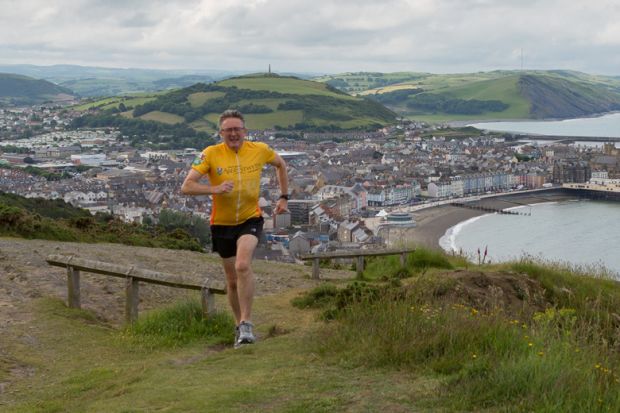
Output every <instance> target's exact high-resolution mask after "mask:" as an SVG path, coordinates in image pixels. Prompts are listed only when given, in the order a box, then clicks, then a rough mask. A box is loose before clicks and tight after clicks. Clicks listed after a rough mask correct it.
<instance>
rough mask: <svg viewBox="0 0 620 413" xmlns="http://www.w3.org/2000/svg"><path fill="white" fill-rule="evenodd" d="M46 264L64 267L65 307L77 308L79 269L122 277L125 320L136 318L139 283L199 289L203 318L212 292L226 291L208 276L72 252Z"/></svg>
mask: <svg viewBox="0 0 620 413" xmlns="http://www.w3.org/2000/svg"><path fill="white" fill-rule="evenodd" d="M46 261H47V263H48V264H49V265H53V266H56V267H65V268H67V289H68V300H67V301H68V306H69V307H71V308H80V306H81V303H80V271H85V272H91V273H95V274H103V275H109V276H112V277H120V278H125V280H126V284H125V294H126V301H125V320H126V322H127V323H134V322H135V321H136V320H137V319H138V303H139V302H140V297H139V282H145V283H149V284H159V285H165V286H168V287H174V288H184V289H187V290H198V291H200V301H201V303H202V311H203V315H204V317H205V318H206V317H207V316H208V315H209V314H211V313H212V312H213V311H214V310H215V296H214V294H226V289H225V287H224V286H222V285H219V286H216V285H215V283H213V282H211V281H210V280H209V279H208V278H207V279H206V280H205V282H204V283H202V284H199V283H197V282H192V281H188V280H186V279H184V278H183V277H180V276H178V275H174V274H166V273H162V272H157V271H150V270H146V269H143V268H137V267H134V266H131V267H123V266H121V265H116V264H111V263H108V262H101V261H93V260H86V259H82V258H78V257H75V256H73V255H69V256H66V255H49V256H48V257H47V260H46Z"/></svg>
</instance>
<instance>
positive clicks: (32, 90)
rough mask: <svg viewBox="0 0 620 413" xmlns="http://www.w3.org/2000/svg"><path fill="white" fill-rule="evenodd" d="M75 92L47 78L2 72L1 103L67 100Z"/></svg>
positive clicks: (16, 103) (0, 74)
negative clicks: (41, 78) (40, 78)
mask: <svg viewBox="0 0 620 413" xmlns="http://www.w3.org/2000/svg"><path fill="white" fill-rule="evenodd" d="M71 96H73V92H72V91H71V90H70V89H68V88H65V87H60V86H58V85H55V84H53V83H51V82H48V81H46V80H38V79H34V78H31V77H27V76H21V75H14V74H9V73H0V104H1V103H5V104H14V105H32V104H37V103H43V102H47V101H57V100H66V99H67V98H68V97H69V98H70V97H71Z"/></svg>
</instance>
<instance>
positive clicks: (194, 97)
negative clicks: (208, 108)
mask: <svg viewBox="0 0 620 413" xmlns="http://www.w3.org/2000/svg"><path fill="white" fill-rule="evenodd" d="M224 95H225V93H224V92H198V93H192V94H191V95H189V96H188V97H187V100H188V101H189V104H190V105H192V107H194V108H195V107H198V106H202V105H204V104H205V102H207V101H208V100H209V99H215V98H219V97H222V96H224Z"/></svg>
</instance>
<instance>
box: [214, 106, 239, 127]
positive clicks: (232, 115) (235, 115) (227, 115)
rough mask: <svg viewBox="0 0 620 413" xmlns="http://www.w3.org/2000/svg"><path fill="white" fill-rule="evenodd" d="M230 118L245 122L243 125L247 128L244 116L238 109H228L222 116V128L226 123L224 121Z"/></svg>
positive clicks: (220, 121) (220, 124)
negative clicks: (223, 123)
mask: <svg viewBox="0 0 620 413" xmlns="http://www.w3.org/2000/svg"><path fill="white" fill-rule="evenodd" d="M228 118H237V119H241V122H243V125H244V126H245V119H244V118H243V115H242V114H241V112H239V111H238V110H237V109H226V110H225V111H224V112H223V113H222V114H221V115H220V120H219V126H220V127H221V126H222V122H224V120H226V119H228Z"/></svg>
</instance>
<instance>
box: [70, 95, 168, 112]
mask: <svg viewBox="0 0 620 413" xmlns="http://www.w3.org/2000/svg"><path fill="white" fill-rule="evenodd" d="M156 98H157V95H155V94H148V95H140V96H118V97H111V98H105V99H99V100H96V101H94V102H89V103H83V104H81V105H76V106H73V107H72V109H75V110H79V111H85V110H88V109H92V108H97V109H102V110H105V109H112V108H117V107H118V105H119V104H121V103H123V104H124V105H125V106H127V107H134V106H137V105H142V104H144V103H146V102H150V101H152V100H155V99H156Z"/></svg>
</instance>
